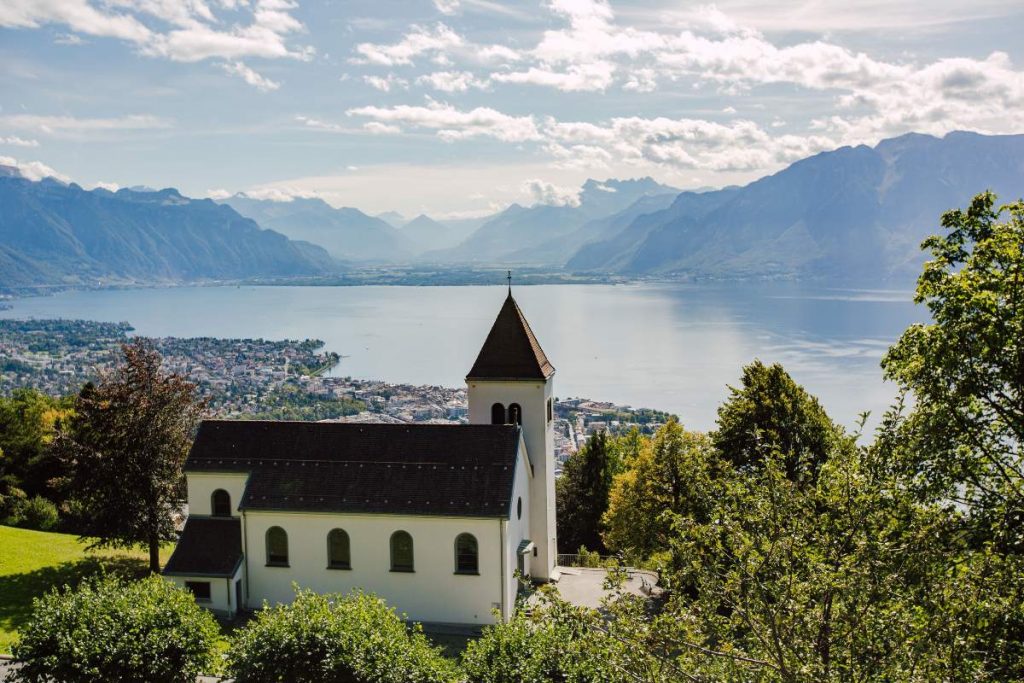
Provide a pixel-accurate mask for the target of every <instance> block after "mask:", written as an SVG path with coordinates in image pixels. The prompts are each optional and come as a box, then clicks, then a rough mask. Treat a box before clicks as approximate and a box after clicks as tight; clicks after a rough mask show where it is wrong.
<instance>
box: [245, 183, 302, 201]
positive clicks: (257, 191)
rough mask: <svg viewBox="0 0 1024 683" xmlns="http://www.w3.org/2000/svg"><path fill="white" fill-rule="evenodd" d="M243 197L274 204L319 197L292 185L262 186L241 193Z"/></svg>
mask: <svg viewBox="0 0 1024 683" xmlns="http://www.w3.org/2000/svg"><path fill="white" fill-rule="evenodd" d="M238 194H240V195H241V196H243V197H249V198H250V199H268V200H270V201H272V202H290V201H294V200H296V199H315V198H317V197H318V196H319V195H318V194H317V193H316V192H315V191H314V190H310V189H307V188H302V187H295V186H292V185H287V184H284V185H261V186H257V187H254V188H252V189H249V190H246V191H245V192H239V193H238Z"/></svg>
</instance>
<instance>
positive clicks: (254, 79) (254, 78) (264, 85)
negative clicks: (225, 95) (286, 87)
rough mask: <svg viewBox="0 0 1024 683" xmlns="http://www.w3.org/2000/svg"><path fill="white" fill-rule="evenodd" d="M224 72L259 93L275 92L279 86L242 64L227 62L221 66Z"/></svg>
mask: <svg viewBox="0 0 1024 683" xmlns="http://www.w3.org/2000/svg"><path fill="white" fill-rule="evenodd" d="M223 67H224V71H226V72H228V73H229V74H231V75H232V76H238V77H239V78H241V79H242V80H243V81H245V82H246V83H248V84H249V85H251V86H252V87H254V88H256V89H257V90H259V91H260V92H270V91H271V90H277V89H278V88H280V87H281V84H280V83H278V82H276V81H272V80H270V79H269V78H267V77H265V76H263V75H261V74H259V73H257V72H256V71H253V70H252V69H250V68H249V67H247V66H246V65H245V64H243V63H242V62H228V63H226V64H224V65H223Z"/></svg>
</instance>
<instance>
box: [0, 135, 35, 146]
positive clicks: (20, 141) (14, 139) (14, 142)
mask: <svg viewBox="0 0 1024 683" xmlns="http://www.w3.org/2000/svg"><path fill="white" fill-rule="evenodd" d="M0 145H11V146H12V147H38V146H39V141H38V140H26V139H25V138H20V137H18V136H17V135H8V136H6V137H4V136H2V135H0Z"/></svg>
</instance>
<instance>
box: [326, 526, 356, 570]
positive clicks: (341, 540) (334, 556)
mask: <svg viewBox="0 0 1024 683" xmlns="http://www.w3.org/2000/svg"><path fill="white" fill-rule="evenodd" d="M327 567H328V569H351V568H352V558H351V555H350V554H349V543H348V533H347V532H346V531H345V530H344V529H332V530H331V533H329V534H327Z"/></svg>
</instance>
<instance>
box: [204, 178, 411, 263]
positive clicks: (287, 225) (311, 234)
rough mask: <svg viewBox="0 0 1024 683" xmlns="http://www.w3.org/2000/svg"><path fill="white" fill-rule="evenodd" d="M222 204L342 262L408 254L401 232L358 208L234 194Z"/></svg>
mask: <svg viewBox="0 0 1024 683" xmlns="http://www.w3.org/2000/svg"><path fill="white" fill-rule="evenodd" d="M223 203H224V204H227V205H229V206H231V207H232V208H233V209H235V210H236V211H238V213H240V214H242V215H243V216H247V217H249V218H251V219H253V220H254V221H256V222H257V223H259V224H260V225H262V226H263V227H265V228H270V229H272V230H276V231H278V232H280V233H282V234H284V235H287V236H288V237H290V238H292V239H297V240H305V241H307V242H312V243H313V244H318V245H320V246H321V247H323V248H324V249H326V250H327V251H328V253H330V254H331V256H333V257H335V258H337V259H341V260H343V261H344V260H357V261H397V260H402V259H404V258H406V257H408V256H409V254H410V251H411V250H410V249H409V248H408V245H407V244H406V243H405V240H404V239H403V237H402V235H401V233H400V232H399V231H398V230H396V229H395V228H394V227H393V226H391V225H389V224H388V223H386V222H385V221H383V220H381V219H380V218H374V217H373V216H368V215H366V214H365V213H363V212H362V211H360V210H359V209H352V208H348V207H342V208H340V209H336V208H334V207H333V206H331V205H330V204H328V203H327V202H325V201H323V200H322V199H301V198H295V199H292V200H290V201H286V202H279V201H273V200H270V199H253V198H252V197H247V196H245V195H244V194H237V195H235V196H233V197H229V198H228V199H225V200H224V201H223Z"/></svg>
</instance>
